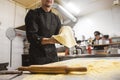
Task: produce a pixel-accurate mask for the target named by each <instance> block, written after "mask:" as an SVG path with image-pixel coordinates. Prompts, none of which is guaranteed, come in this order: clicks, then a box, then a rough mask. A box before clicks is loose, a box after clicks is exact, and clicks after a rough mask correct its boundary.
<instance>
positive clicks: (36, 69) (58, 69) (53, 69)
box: [18, 65, 87, 74]
mask: <svg viewBox="0 0 120 80" xmlns="http://www.w3.org/2000/svg"><path fill="white" fill-rule="evenodd" d="M18 70H21V71H30V72H31V73H48V74H59V73H60V74H66V73H69V72H86V71H87V68H86V67H67V66H45V65H44V66H43V65H31V66H29V67H19V68H18Z"/></svg>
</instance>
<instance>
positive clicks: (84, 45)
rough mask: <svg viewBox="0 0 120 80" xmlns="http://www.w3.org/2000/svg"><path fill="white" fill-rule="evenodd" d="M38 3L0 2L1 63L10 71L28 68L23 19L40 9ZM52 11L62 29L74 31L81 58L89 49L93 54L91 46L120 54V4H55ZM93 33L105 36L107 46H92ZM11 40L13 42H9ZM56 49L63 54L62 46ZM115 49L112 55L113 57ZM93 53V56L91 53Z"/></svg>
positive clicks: (90, 0) (58, 0) (78, 0)
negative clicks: (63, 26)
mask: <svg viewBox="0 0 120 80" xmlns="http://www.w3.org/2000/svg"><path fill="white" fill-rule="evenodd" d="M40 2H41V1H40V0H0V63H7V62H8V63H10V62H11V67H12V69H16V68H18V67H19V66H21V65H29V63H28V64H27V56H26V55H27V54H28V48H29V43H28V42H27V40H26V34H25V26H24V25H25V23H24V18H25V15H26V13H27V12H28V10H29V9H34V8H37V7H39V6H40V5H39V4H40ZM53 7H54V9H53V12H54V13H55V14H57V15H58V16H59V17H60V19H61V22H62V25H67V26H71V27H72V28H73V30H74V33H75V37H76V41H77V42H78V45H80V49H82V50H81V52H80V51H78V52H79V53H80V54H88V53H89V52H90V51H89V52H88V47H90V50H93V47H94V46H99V45H102V47H103V48H104V49H103V51H105V50H106V48H105V47H106V46H107V51H108V53H109V52H110V51H111V49H113V48H115V49H116V48H117V49H116V50H117V52H116V54H120V43H119V42H120V0H55V5H54V6H53ZM11 28H13V29H15V33H14V32H12V34H11V33H9V32H11V31H14V30H12V29H11ZM94 31H100V33H102V34H103V35H108V36H109V37H108V39H109V42H106V43H104V44H103V43H99V44H96V45H92V40H93V39H94V38H95V36H94ZM103 35H101V37H103ZM11 36H12V39H9V38H8V37H11ZM114 43H115V44H114ZM56 47H57V48H58V52H64V53H65V51H66V48H64V46H63V45H58V44H56ZM108 48H109V50H108ZM115 49H114V51H113V52H111V53H113V54H114V53H115ZM73 50H74V49H73ZM100 51H101V50H100ZM68 52H69V51H68ZM73 52H75V51H73ZM73 52H72V53H73ZM69 53H70V52H69ZM75 53H76V52H75ZM93 53H95V52H93V51H91V52H90V54H93ZM11 54H12V56H11ZM23 54H25V55H23ZM67 55H69V54H67ZM64 56H65V55H64ZM10 58H11V59H10ZM9 66H10V64H9Z"/></svg>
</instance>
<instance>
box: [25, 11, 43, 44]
mask: <svg viewBox="0 0 120 80" xmlns="http://www.w3.org/2000/svg"><path fill="white" fill-rule="evenodd" d="M35 14H36V13H35V12H34V11H33V10H30V11H29V12H28V13H27V15H26V17H25V26H26V35H27V39H28V41H29V42H30V43H31V44H33V45H34V44H36V45H41V41H42V38H43V36H39V35H38V24H37V23H36V21H35V19H36V16H35Z"/></svg>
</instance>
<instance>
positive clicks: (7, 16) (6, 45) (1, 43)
mask: <svg viewBox="0 0 120 80" xmlns="http://www.w3.org/2000/svg"><path fill="white" fill-rule="evenodd" d="M15 10H16V11H15ZM15 12H16V17H15ZM25 14H26V10H25V9H24V8H22V7H20V6H16V8H15V3H12V2H10V1H8V0H0V23H1V24H0V63H3V62H9V61H10V59H9V58H10V40H9V39H8V38H7V37H6V34H5V33H6V30H7V29H8V28H9V27H12V28H15V27H18V26H21V25H24V17H25ZM14 20H15V24H14ZM22 41H23V38H22V37H19V36H16V37H15V39H14V40H13V44H12V45H13V46H12V50H13V52H12V54H13V56H12V67H11V68H13V69H15V68H17V67H18V66H20V65H21V54H22V53H23V42H22Z"/></svg>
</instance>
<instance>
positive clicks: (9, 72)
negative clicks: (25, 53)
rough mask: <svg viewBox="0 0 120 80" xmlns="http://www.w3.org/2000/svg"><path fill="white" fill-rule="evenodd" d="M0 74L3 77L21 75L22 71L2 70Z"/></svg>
mask: <svg viewBox="0 0 120 80" xmlns="http://www.w3.org/2000/svg"><path fill="white" fill-rule="evenodd" d="M0 74H1V75H3V74H22V71H17V70H12V71H9V70H2V71H0Z"/></svg>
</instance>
